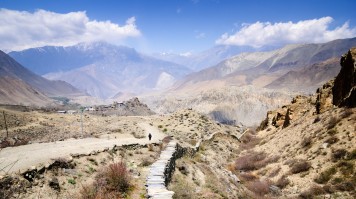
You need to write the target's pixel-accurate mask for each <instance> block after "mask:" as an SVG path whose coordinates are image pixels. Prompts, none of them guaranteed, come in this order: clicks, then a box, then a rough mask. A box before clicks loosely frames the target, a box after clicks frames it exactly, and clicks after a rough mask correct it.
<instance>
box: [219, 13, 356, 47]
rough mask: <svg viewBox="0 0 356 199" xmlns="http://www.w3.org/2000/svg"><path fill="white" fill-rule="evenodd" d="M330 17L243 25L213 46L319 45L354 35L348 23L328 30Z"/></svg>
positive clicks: (354, 32)
mask: <svg viewBox="0 0 356 199" xmlns="http://www.w3.org/2000/svg"><path fill="white" fill-rule="evenodd" d="M332 21H333V18H331V17H322V18H320V19H311V20H304V21H299V22H297V23H293V22H291V21H289V22H285V23H270V22H259V21H258V22H256V23H253V24H243V25H242V28H241V29H240V30H239V31H237V32H236V33H234V34H231V35H230V34H228V33H225V34H223V35H222V36H221V37H220V38H219V39H218V40H216V43H217V44H224V45H237V46H242V45H248V46H253V47H255V48H258V47H262V46H265V45H284V44H290V43H321V42H328V41H331V40H335V39H342V38H350V37H355V36H356V28H350V27H349V24H348V22H345V23H344V24H343V25H342V26H340V27H336V28H334V29H330V28H329V26H330V24H331V22H332Z"/></svg>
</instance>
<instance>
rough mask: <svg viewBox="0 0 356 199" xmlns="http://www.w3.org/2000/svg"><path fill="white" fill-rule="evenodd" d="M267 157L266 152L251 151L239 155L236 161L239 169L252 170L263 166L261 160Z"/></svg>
mask: <svg viewBox="0 0 356 199" xmlns="http://www.w3.org/2000/svg"><path fill="white" fill-rule="evenodd" d="M266 157H267V154H266V153H264V152H258V153H257V152H254V151H253V152H251V153H249V154H246V155H244V156H241V157H239V158H238V159H237V160H236V161H235V163H236V168H237V169H238V170H245V171H251V170H256V169H259V168H261V167H260V166H262V165H261V164H259V163H260V162H261V161H263V160H264V159H265V158H266Z"/></svg>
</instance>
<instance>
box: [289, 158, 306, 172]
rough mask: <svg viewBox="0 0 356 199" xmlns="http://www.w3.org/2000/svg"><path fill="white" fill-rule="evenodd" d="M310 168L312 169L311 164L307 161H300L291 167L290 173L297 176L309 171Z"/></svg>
mask: <svg viewBox="0 0 356 199" xmlns="http://www.w3.org/2000/svg"><path fill="white" fill-rule="evenodd" d="M310 167H311V165H310V162H308V161H306V160H299V161H297V162H296V163H294V164H293V165H292V166H291V168H290V172H291V173H293V174H296V173H300V172H304V171H308V170H309V169H310Z"/></svg>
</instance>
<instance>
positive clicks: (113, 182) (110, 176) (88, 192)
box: [80, 162, 132, 199]
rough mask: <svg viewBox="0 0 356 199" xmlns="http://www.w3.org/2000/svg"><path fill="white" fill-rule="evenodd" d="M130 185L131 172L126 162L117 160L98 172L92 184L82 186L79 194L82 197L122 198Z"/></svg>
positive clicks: (94, 198) (85, 198) (92, 198)
mask: <svg viewBox="0 0 356 199" xmlns="http://www.w3.org/2000/svg"><path fill="white" fill-rule="evenodd" d="M131 186H132V185H131V174H130V172H129V171H128V169H127V167H126V164H125V163H124V162H118V163H114V164H111V165H109V166H108V167H107V168H106V169H104V170H103V171H101V172H99V173H98V174H97V176H96V177H95V182H94V183H93V184H92V185H90V186H83V187H82V189H81V190H80V196H81V198H83V199H101V198H122V197H125V196H126V195H127V193H128V192H129V190H130V188H131Z"/></svg>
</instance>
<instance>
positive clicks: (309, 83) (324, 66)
mask: <svg viewBox="0 0 356 199" xmlns="http://www.w3.org/2000/svg"><path fill="white" fill-rule="evenodd" d="M339 71H340V61H339V59H338V58H331V59H328V60H326V61H323V62H320V63H316V64H313V65H311V66H307V67H305V68H303V69H301V70H297V71H289V72H288V73H286V74H285V75H283V76H281V77H279V78H278V79H276V80H274V81H273V82H272V83H270V84H268V85H267V86H265V87H266V88H271V89H287V90H290V91H307V92H313V91H315V87H320V86H322V85H323V84H324V83H325V80H327V79H331V78H333V77H335V76H336V75H337V74H338V73H339Z"/></svg>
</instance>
